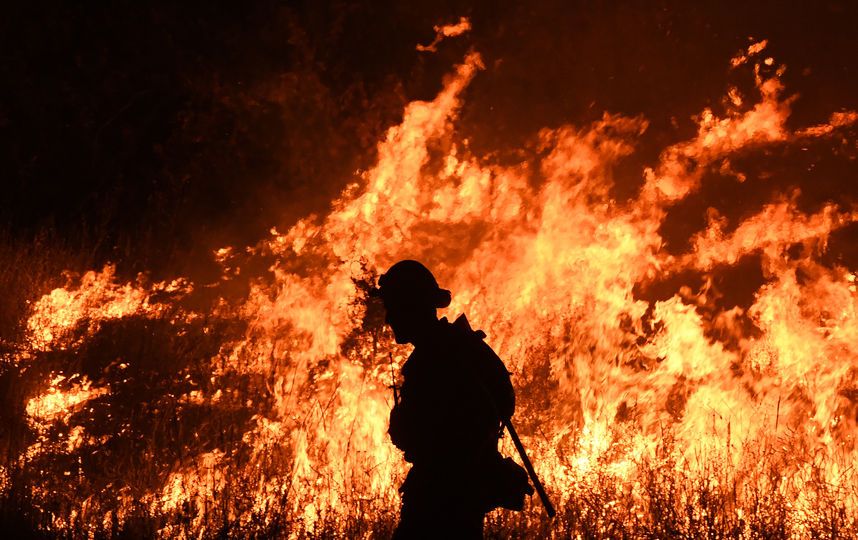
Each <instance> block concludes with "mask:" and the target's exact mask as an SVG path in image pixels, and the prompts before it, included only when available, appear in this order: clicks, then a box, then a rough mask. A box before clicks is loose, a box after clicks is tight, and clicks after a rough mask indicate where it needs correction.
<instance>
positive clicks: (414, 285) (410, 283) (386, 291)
mask: <svg viewBox="0 0 858 540" xmlns="http://www.w3.org/2000/svg"><path fill="white" fill-rule="evenodd" d="M372 295H373V296H377V297H380V298H381V299H382V300H384V301H386V302H400V303H408V304H422V305H431V306H432V307H435V308H445V307H447V306H449V305H450V291H448V290H446V289H442V288H441V287H439V286H438V282H437V281H436V280H435V276H433V275H432V272H430V271H429V269H428V268H426V267H425V266H423V265H422V264H420V263H419V262H417V261H412V260H404V261H399V262H398V263H396V264H394V265H393V266H391V267H390V269H389V270H388V271H387V272H386V273H384V274H382V275H381V277H379V278H378V288H377V289H374V290H373V291H372Z"/></svg>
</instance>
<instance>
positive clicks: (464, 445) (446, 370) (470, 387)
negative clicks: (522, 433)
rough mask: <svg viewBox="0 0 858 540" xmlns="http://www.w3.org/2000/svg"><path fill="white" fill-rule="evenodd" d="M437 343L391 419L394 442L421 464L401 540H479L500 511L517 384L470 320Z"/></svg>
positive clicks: (436, 337)
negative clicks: (507, 429)
mask: <svg viewBox="0 0 858 540" xmlns="http://www.w3.org/2000/svg"><path fill="white" fill-rule="evenodd" d="M430 337H431V339H428V340H425V341H424V342H422V343H420V344H418V345H417V346H415V349H414V352H413V353H412V354H411V356H410V357H409V358H408V361H407V362H406V363H405V365H404V366H403V368H402V373H403V384H402V389H401V400H400V402H399V403H398V404H397V405H396V406H395V407H394V410H393V411H392V412H391V418H390V430H389V432H390V436H391V439H392V441H393V443H394V444H395V445H396V446H397V447H398V448H399V449H400V450H402V451H403V452H404V453H405V459H406V461H409V462H411V463H412V464H413V467H412V469H411V471H410V472H409V474H408V477H407V478H406V480H405V483H404V484H403V485H402V488H401V491H402V500H403V509H402V521H401V524H400V528H399V529H398V530H397V535H396V538H415V537H416V538H423V537H432V536H435V535H437V534H445V535H446V537H457V538H462V537H475V538H479V537H481V535H482V521H483V516H484V515H485V512H486V511H487V510H488V509H490V508H493V507H494V505H493V504H492V503H491V499H492V490H493V489H494V488H493V487H492V479H491V478H490V476H491V475H492V471H493V470H496V466H497V464H498V463H499V461H500V460H501V459H502V458H501V456H500V454H499V453H498V451H497V442H498V437H499V436H500V430H501V423H500V419H501V416H502V415H504V416H506V417H509V416H511V415H512V412H513V409H514V406H515V398H514V393H513V389H512V384H511V383H510V379H509V373H508V372H507V371H506V368H505V367H504V365H503V362H502V361H501V360H500V358H498V356H497V355H496V354H495V353H494V351H492V349H491V348H490V347H489V346H488V345H486V344H485V343H484V342H483V341H482V338H483V337H484V334H482V332H475V331H473V330H471V328H470V327H469V325H468V323H467V320H466V319H465V318H464V316H462V317H460V318H459V319H458V320H457V321H456V322H455V323H453V324H450V323H449V322H447V320H446V319H441V320H440V321H437V323H436V326H435V327H434V328H433V329H432V331H431V332H430ZM451 533H453V534H454V535H455V536H451Z"/></svg>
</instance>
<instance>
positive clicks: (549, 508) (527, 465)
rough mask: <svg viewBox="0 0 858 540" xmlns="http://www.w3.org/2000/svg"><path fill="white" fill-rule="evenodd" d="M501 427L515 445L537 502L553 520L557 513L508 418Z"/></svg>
mask: <svg viewBox="0 0 858 540" xmlns="http://www.w3.org/2000/svg"><path fill="white" fill-rule="evenodd" d="M503 425H504V426H505V427H506V430H507V431H508V432H509V436H510V437H511V438H512V443H513V444H514V445H515V449H516V450H518V455H519V456H521V461H522V463H523V464H524V468H525V470H526V471H527V475H528V476H530V480H531V481H532V482H533V487H534V488H535V489H536V493H537V495H539V500H540V501H542V506H544V507H545V511H546V512H548V517H551V518H553V517H554V516H555V515H556V514H557V511H556V510H554V505H553V504H551V500H550V499H549V498H548V494H547V493H545V488H544V487H543V486H542V482H540V481H539V477H538V476H536V471H535V470H533V464H532V463H531V462H530V459H529V458H528V457H527V452H525V451H524V445H523V444H521V439H519V438H518V433H516V432H515V428H514V427H512V421H510V420H509V419H508V418H507V419H504V421H503Z"/></svg>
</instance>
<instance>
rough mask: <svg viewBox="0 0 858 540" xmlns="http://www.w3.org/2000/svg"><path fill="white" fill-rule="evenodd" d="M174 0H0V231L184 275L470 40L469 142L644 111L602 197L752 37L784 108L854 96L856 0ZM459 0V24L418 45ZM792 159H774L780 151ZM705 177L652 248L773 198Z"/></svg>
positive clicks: (796, 111) (242, 234)
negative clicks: (777, 65) (477, 64)
mask: <svg viewBox="0 0 858 540" xmlns="http://www.w3.org/2000/svg"><path fill="white" fill-rule="evenodd" d="M173 4H174V3H167V2H164V3H160V2H151V3H150V2H145V3H144V2H134V1H114V2H107V3H100V4H97V5H96V4H94V3H81V4H72V3H68V4H67V5H65V6H61V7H57V6H45V5H33V6H29V5H28V6H27V7H22V6H21V5H19V6H17V7H15V8H8V7H7V8H4V11H5V13H4V17H3V20H4V22H3V23H2V24H3V29H2V36H3V40H4V43H3V46H2V52H0V55H2V62H0V76H2V81H3V85H2V87H0V96H2V98H0V137H2V144H1V145H0V148H2V150H0V167H2V171H3V176H4V187H5V192H4V196H3V198H2V204H0V231H2V233H0V240H2V241H3V242H6V243H9V244H13V245H22V244H27V243H30V242H32V241H33V239H34V238H41V239H45V238H47V239H48V240H45V244H46V245H57V246H63V248H64V249H66V250H70V251H78V252H82V253H86V254H87V256H86V258H85V259H81V261H82V262H81V263H80V264H83V265H87V266H90V267H95V266H97V265H100V264H102V263H103V262H105V261H113V262H117V263H118V264H119V271H120V272H121V273H123V272H124V273H130V272H137V271H140V270H143V269H146V270H150V271H152V272H154V273H155V274H156V275H157V274H158V273H161V272H168V273H171V274H174V273H175V272H191V271H193V269H192V268H190V267H189V265H190V263H189V262H188V261H193V260H195V259H199V257H198V255H200V254H203V253H206V252H210V250H211V249H212V248H215V247H218V246H221V245H226V244H238V245H246V244H253V243H254V242H256V241H257V240H258V239H259V238H261V237H263V236H264V235H265V234H267V231H268V229H269V228H270V227H272V226H278V227H280V228H281V230H282V229H283V228H284V227H287V226H288V225H289V224H290V223H292V222H293V221H294V220H295V219H296V218H298V217H301V216H304V215H306V214H308V213H310V212H316V213H324V212H325V210H326V209H327V207H328V205H329V203H330V201H331V199H332V198H334V197H335V196H336V195H337V193H338V192H339V191H340V189H342V187H343V186H344V185H345V184H347V183H348V182H350V181H353V180H354V179H355V171H356V170H358V169H360V168H365V167H368V166H369V165H371V164H372V162H373V160H374V151H375V145H376V142H377V141H378V139H379V138H380V137H382V136H383V133H384V131H385V129H386V128H387V127H389V126H391V125H393V124H395V123H396V122H397V121H398V120H399V119H400V117H401V113H402V108H403V106H404V104H405V103H407V102H408V101H411V100H413V99H430V98H432V97H433V96H434V94H435V93H436V92H437V91H438V90H439V89H440V86H441V79H442V77H443V75H444V73H446V72H448V71H450V70H451V68H452V66H453V65H455V64H456V63H457V62H459V61H461V59H462V58H463V56H464V54H465V53H466V52H467V51H468V50H470V49H474V50H477V51H478V52H480V53H481V54H482V55H483V58H484V60H485V64H486V66H487V69H486V70H485V71H483V72H481V73H480V74H479V75H478V76H477V78H476V79H475V81H474V82H473V84H472V85H471V87H470V88H469V89H468V90H467V92H466V95H465V105H464V109H463V112H462V119H461V121H460V125H459V133H460V135H461V136H462V137H463V138H464V137H467V138H468V139H469V140H470V145H471V148H472V149H473V151H474V152H475V153H476V154H477V155H489V154H491V156H492V159H496V160H500V161H508V162H515V161H521V160H524V159H531V158H532V156H531V155H530V154H532V153H535V152H536V149H535V137H536V134H537V132H538V131H539V129H541V128H543V127H556V126H558V125H561V124H565V123H572V124H576V125H584V124H586V123H587V122H590V121H592V120H594V119H597V118H599V117H601V115H602V113H603V112H604V111H610V112H614V113H623V114H629V115H637V114H643V115H644V116H645V117H646V118H647V119H648V120H649V121H650V122H651V128H650V129H649V130H648V132H647V133H646V134H645V136H644V137H643V139H642V141H641V142H640V146H639V149H638V152H636V153H635V155H634V156H632V157H630V158H628V159H627V160H626V161H625V162H624V163H623V164H621V166H620V167H619V169H618V170H617V171H616V175H617V177H618V182H617V188H616V190H617V193H616V196H617V198H618V200H623V199H624V198H628V197H634V195H635V190H636V187H637V186H638V185H639V183H640V171H641V167H642V166H643V165H646V164H651V163H653V162H654V161H655V160H656V158H657V155H658V152H659V151H660V149H662V148H664V147H665V146H666V145H669V144H671V143H673V142H677V141H680V140H683V139H685V138H688V137H689V136H690V135H692V134H693V133H694V131H695V129H696V126H695V123H694V121H693V119H692V117H693V116H694V115H695V114H698V113H699V112H700V111H701V110H702V109H703V108H704V107H712V108H713V109H714V110H715V111H716V113H717V112H718V111H719V110H723V99H724V96H725V94H726V89H727V88H728V86H729V85H731V84H736V85H739V87H740V88H744V89H748V90H750V89H751V88H752V86H751V83H752V81H751V78H750V75H749V72H748V70H746V72H744V75H742V74H737V73H732V72H730V70H729V60H730V58H731V57H732V56H733V55H735V54H736V53H737V52H739V51H740V50H742V49H743V48H745V47H747V46H748V45H749V44H750V43H751V41H750V39H751V38H753V39H756V40H759V39H768V40H769V47H768V49H767V51H768V52H769V54H771V55H772V56H773V57H775V58H776V60H777V61H778V62H781V63H783V64H786V65H787V68H788V69H787V72H786V74H785V76H784V78H783V80H784V83H785V85H786V88H787V93H788V94H798V95H799V97H798V99H797V101H796V102H795V104H794V107H793V115H792V117H791V120H790V122H791V124H792V125H793V126H806V125H810V124H813V123H817V122H822V121H824V120H825V119H826V118H827V117H828V115H829V114H830V113H831V112H834V111H837V110H842V109H858V59H856V54H855V53H856V51H858V32H856V31H855V28H856V27H858V4H855V3H853V2H847V1H836V2H835V1H830V2H759V3H755V4H754V5H753V6H751V7H748V6H747V5H745V2H685V1H676V2H672V1H658V2H565V1H541V2H495V1H491V2H472V3H464V2H437V1H431V2H428V1H420V2H378V1H373V2H329V3H327V4H323V3H321V2H271V1H261V2H241V3H239V2H236V3H232V4H230V5H226V4H224V3H221V2H208V3H202V2H201V3H198V5H182V6H177V5H173ZM191 4H196V3H191ZM463 15H464V16H468V17H470V19H471V22H472V25H473V30H472V31H471V32H470V33H469V34H467V35H465V36H462V37H459V38H455V39H449V40H446V41H445V42H443V43H442V44H441V46H440V47H439V50H438V52H437V53H436V54H429V53H423V52H418V51H417V50H415V45H416V44H418V43H424V44H425V43H429V42H431V41H432V38H433V36H434V31H433V29H432V27H433V25H434V24H438V23H444V22H454V21H456V20H458V18H459V17H460V16H463ZM743 76H744V77H745V79H742V77H743ZM800 159H803V158H801V157H800V156H774V157H773V160H775V161H778V160H780V161H781V162H782V163H788V164H789V166H786V165H784V167H785V169H790V170H792V169H796V168H797V167H799V166H800V164H799V165H797V166H795V167H794V166H793V165H795V164H796V163H798V162H797V161H796V160H800ZM849 163H852V165H851V166H850V165H849ZM850 167H851V168H850ZM855 169H856V167H855V166H854V162H850V161H849V160H843V161H842V163H835V164H833V165H830V166H828V167H827V168H826V167H825V166H822V167H818V168H816V169H815V170H814V171H813V172H812V174H813V175H816V177H814V178H810V179H808V177H807V175H806V174H805V172H806V171H805V172H802V173H801V174H800V175H798V173H795V174H782V175H780V176H781V177H784V178H785V180H784V181H785V182H797V183H806V184H808V185H809V186H810V187H809V188H805V191H808V190H809V191H808V192H809V193H811V194H812V193H813V187H812V186H814V185H817V186H824V188H820V189H819V192H820V194H824V196H823V195H820V197H817V199H818V200H816V199H814V198H813V197H810V198H809V199H808V200H807V201H805V202H806V203H807V204H808V205H810V206H813V205H814V204H818V203H819V202H820V201H822V199H825V198H831V197H832V196H833V197H835V198H837V197H841V198H842V201H840V200H839V201H838V202H848V201H850V200H852V199H853V198H854V194H855V193H856V191H858V189H856V187H855V184H856V182H855V181H854V178H855ZM797 175H798V176H797ZM799 176H801V178H799ZM713 189H714V190H713ZM713 189H709V191H707V186H706V185H705V184H704V186H703V189H702V190H701V194H700V195H699V196H696V198H695V197H692V198H690V200H689V201H687V202H684V203H683V204H684V205H685V206H684V207H680V208H676V209H675V210H674V212H673V215H671V216H669V219H668V221H669V222H671V223H674V224H675V225H676V230H679V231H681V233H677V234H674V235H673V236H675V237H676V238H675V239H674V240H672V239H671V233H672V231H665V234H664V235H665V238H666V240H667V242H668V244H669V246H670V243H671V242H672V241H673V242H674V243H675V244H676V245H675V249H677V250H680V249H682V247H683V246H682V238H687V236H688V234H689V231H690V232H693V231H694V230H696V229H699V228H700V227H702V226H703V225H704V221H703V219H704V217H703V216H704V214H705V212H702V210H704V209H705V206H706V204H708V201H710V200H711V199H713V198H715V199H718V198H719V197H720V198H721V199H724V198H726V199H727V200H725V201H724V202H727V203H729V201H730V200H733V199H734V198H735V199H736V200H746V199H754V197H758V198H759V199H760V200H761V201H762V200H763V199H764V198H767V197H768V195H766V197H763V195H755V194H754V193H753V192H747V193H746V192H731V193H725V192H722V191H719V190H721V189H723V188H713ZM741 189H751V188H747V187H745V188H741ZM767 189H768V188H767ZM832 194H835V195H832ZM695 201H696V202H695ZM728 206H729V204H728ZM736 208H738V209H739V210H737V211H743V210H741V209H742V208H744V207H743V206H742V205H736ZM671 220H672V221H671ZM69 264H71V265H73V264H74V262H73V261H69Z"/></svg>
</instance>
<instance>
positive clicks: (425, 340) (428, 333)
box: [411, 316, 441, 347]
mask: <svg viewBox="0 0 858 540" xmlns="http://www.w3.org/2000/svg"><path fill="white" fill-rule="evenodd" d="M440 324H441V321H440V320H438V319H437V318H436V317H434V316H433V317H432V319H431V321H428V322H427V323H426V324H424V325H421V329H422V331H421V332H420V333H419V334H418V335H416V336H414V339H413V340H412V341H411V343H413V344H414V346H415V347H421V346H424V345H427V344H429V343H431V342H432V341H433V339H434V338H435V334H436V332H437V331H438V327H439V326H440Z"/></svg>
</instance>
